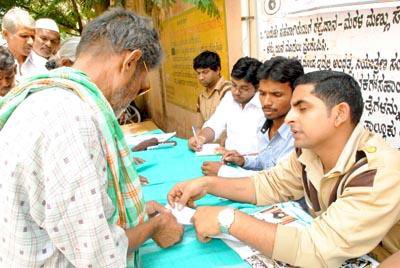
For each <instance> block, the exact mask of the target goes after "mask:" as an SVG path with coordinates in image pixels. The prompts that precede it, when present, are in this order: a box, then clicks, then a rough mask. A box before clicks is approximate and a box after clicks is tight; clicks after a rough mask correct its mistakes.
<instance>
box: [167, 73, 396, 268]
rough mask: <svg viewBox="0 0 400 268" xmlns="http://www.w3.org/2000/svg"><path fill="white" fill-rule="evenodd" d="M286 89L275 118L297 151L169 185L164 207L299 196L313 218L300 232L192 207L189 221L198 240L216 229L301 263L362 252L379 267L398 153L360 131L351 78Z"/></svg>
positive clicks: (390, 247) (306, 79) (389, 226)
mask: <svg viewBox="0 0 400 268" xmlns="http://www.w3.org/2000/svg"><path fill="white" fill-rule="evenodd" d="M294 87H295V89H294V91H293V96H292V100H291V105H292V106H291V109H290V111H289V113H288V114H287V116H286V119H285V122H286V123H287V124H288V125H289V126H290V128H291V130H292V133H293V137H294V139H295V146H296V148H298V149H297V150H296V152H293V153H292V154H291V155H290V158H289V159H287V160H285V161H280V162H279V163H278V164H277V165H276V166H275V167H273V168H271V169H269V170H266V171H263V172H260V173H258V174H257V175H254V176H253V177H247V178H238V179H224V178H219V177H203V178H199V179H195V180H191V181H187V182H183V183H180V184H177V185H176V186H174V187H173V189H172V190H171V191H170V192H169V194H168V201H169V202H170V203H171V204H172V206H174V202H179V204H180V205H179V206H182V205H186V204H187V203H188V201H190V203H191V202H192V201H193V200H196V199H198V198H201V197H202V196H204V195H205V194H207V193H209V194H214V195H217V196H221V197H225V198H229V199H233V200H237V201H241V202H247V203H253V204H257V205H268V204H274V203H277V202H283V201H287V200H298V199H300V198H302V197H303V196H305V198H306V201H307V204H308V206H309V208H310V210H311V212H312V214H314V215H315V216H316V218H315V220H314V221H313V222H312V223H311V225H309V226H308V227H305V228H303V229H298V228H296V227H293V226H292V227H291V226H287V225H276V224H271V223H268V222H263V221H260V220H257V219H256V218H254V217H251V216H249V215H247V214H244V213H242V212H240V211H235V210H233V209H232V208H226V207H200V208H198V209H197V212H196V214H195V215H194V218H193V222H194V225H195V228H196V231H197V236H198V239H199V240H200V241H203V242H207V241H209V240H210V237H211V236H215V235H217V234H218V233H220V232H221V231H220V230H221V229H222V230H225V231H226V232H228V233H230V234H231V235H233V236H235V237H237V238H238V239H239V240H241V241H243V242H245V243H246V244H248V245H250V246H252V247H254V248H256V249H257V250H259V251H260V252H262V253H263V254H264V255H267V256H272V257H273V258H274V259H277V260H279V261H284V262H286V263H289V264H291V265H294V266H301V267H339V266H340V265H341V264H342V263H343V261H345V260H346V259H350V258H354V257H359V256H362V255H364V254H366V253H368V252H370V251H372V250H373V253H374V254H375V255H374V257H376V258H378V260H380V261H381V260H382V259H383V258H384V257H385V255H390V254H392V253H394V252H396V251H398V250H399V245H400V231H399V230H400V222H399V219H400V195H399V192H400V153H399V152H398V151H397V150H396V149H394V148H392V147H391V146H390V145H389V144H388V143H387V142H385V141H384V140H383V139H382V138H381V137H380V136H379V135H376V134H374V133H371V132H369V131H367V130H365V129H364V128H363V126H362V124H361V123H360V118H361V115H362V111H363V100H362V95H361V90H360V86H359V85H358V83H357V82H356V80H354V78H353V77H351V76H349V75H347V74H345V73H342V72H334V71H317V72H311V73H308V74H305V75H304V76H302V77H300V78H299V79H297V80H296V82H295V84H294ZM375 247H376V248H375ZM374 248H375V249H374Z"/></svg>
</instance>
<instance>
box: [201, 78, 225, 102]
mask: <svg viewBox="0 0 400 268" xmlns="http://www.w3.org/2000/svg"><path fill="white" fill-rule="evenodd" d="M225 82H226V80H225V79H224V78H223V77H222V76H221V77H220V78H219V80H218V82H217V83H216V84H215V86H214V88H213V89H212V90H211V91H209V92H207V90H204V91H203V92H202V93H201V95H203V96H204V97H207V98H210V97H211V96H212V95H213V94H214V92H215V91H218V92H219V91H221V90H222V88H223V87H224V84H225Z"/></svg>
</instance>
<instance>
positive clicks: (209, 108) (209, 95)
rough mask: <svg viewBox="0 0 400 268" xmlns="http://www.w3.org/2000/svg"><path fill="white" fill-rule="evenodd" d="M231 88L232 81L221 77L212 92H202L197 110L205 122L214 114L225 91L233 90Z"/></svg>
mask: <svg viewBox="0 0 400 268" xmlns="http://www.w3.org/2000/svg"><path fill="white" fill-rule="evenodd" d="M231 88H232V84H231V82H230V81H227V80H225V79H224V78H223V77H221V78H220V79H219V80H218V82H217V84H216V85H215V87H214V89H213V90H212V91H211V92H207V91H206V90H204V91H203V92H201V93H200V95H199V98H198V102H197V110H198V112H199V113H200V115H201V118H202V119H203V122H205V121H207V120H208V119H209V118H210V117H211V116H212V115H213V113H214V112H215V109H216V108H217V106H218V104H219V102H220V101H221V99H222V97H224V95H225V93H226V92H227V91H229V90H231Z"/></svg>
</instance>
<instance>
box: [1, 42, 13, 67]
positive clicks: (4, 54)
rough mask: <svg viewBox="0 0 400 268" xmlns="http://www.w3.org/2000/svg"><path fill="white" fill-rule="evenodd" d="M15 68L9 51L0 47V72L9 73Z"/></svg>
mask: <svg viewBox="0 0 400 268" xmlns="http://www.w3.org/2000/svg"><path fill="white" fill-rule="evenodd" d="M14 66H15V59H14V56H13V54H12V53H11V51H10V50H9V49H8V48H6V47H3V46H0V71H9V70H11V69H12V68H14Z"/></svg>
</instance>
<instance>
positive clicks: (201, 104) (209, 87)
mask: <svg viewBox="0 0 400 268" xmlns="http://www.w3.org/2000/svg"><path fill="white" fill-rule="evenodd" d="M193 69H194V70H195V71H196V73H197V79H198V80H199V82H200V84H201V85H202V86H203V87H204V90H203V91H202V92H201V93H200V95H199V98H198V101H197V111H198V112H199V113H200V115H201V118H202V120H203V123H204V122H205V121H207V120H208V119H210V117H211V116H212V115H213V113H214V112H215V109H216V108H217V106H218V104H219V102H220V101H221V99H222V97H223V96H224V95H225V93H226V92H227V91H229V90H230V89H231V87H232V84H231V82H229V81H226V80H225V79H224V78H223V77H222V76H221V59H220V57H219V55H218V54H217V53H215V52H212V51H203V52H201V53H200V54H199V55H197V56H196V57H195V58H194V59H193Z"/></svg>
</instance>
